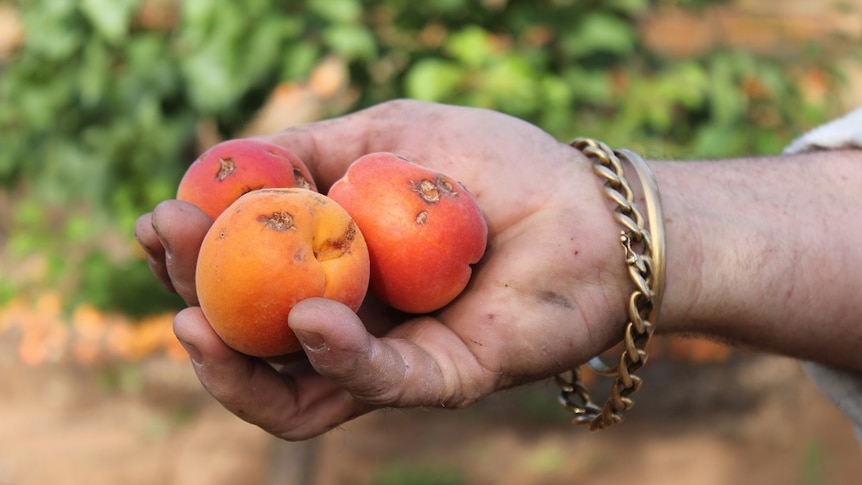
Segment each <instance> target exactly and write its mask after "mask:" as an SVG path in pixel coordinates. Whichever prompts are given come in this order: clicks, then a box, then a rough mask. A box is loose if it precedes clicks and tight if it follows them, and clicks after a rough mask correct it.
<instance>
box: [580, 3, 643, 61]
mask: <svg viewBox="0 0 862 485" xmlns="http://www.w3.org/2000/svg"><path fill="white" fill-rule="evenodd" d="M636 42H637V33H636V32H635V29H634V26H632V25H630V24H629V23H627V22H625V21H623V20H621V19H619V18H617V17H615V16H613V15H609V14H606V13H601V12H595V13H591V14H589V15H587V16H586V17H585V18H584V19H583V20H582V21H581V22H580V24H579V27H578V28H577V29H575V30H574V31H573V32H572V33H570V34H569V35H566V36H565V37H564V43H565V47H566V49H567V50H568V51H569V52H570V53H571V54H572V55H574V56H578V57H581V56H586V55H590V54H596V53H609V54H618V55H626V54H629V53H631V52H633V51H634V49H635V44H636Z"/></svg>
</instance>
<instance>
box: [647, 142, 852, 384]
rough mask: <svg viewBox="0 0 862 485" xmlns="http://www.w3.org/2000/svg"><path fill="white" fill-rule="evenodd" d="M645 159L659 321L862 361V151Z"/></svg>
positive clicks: (678, 328)
mask: <svg viewBox="0 0 862 485" xmlns="http://www.w3.org/2000/svg"><path fill="white" fill-rule="evenodd" d="M651 165H652V167H653V169H654V171H655V173H656V177H657V179H658V183H659V186H660V189H661V191H662V198H663V202H664V212H665V219H666V222H665V224H666V231H667V234H666V237H667V249H668V268H667V272H668V274H667V287H666V293H665V299H664V304H663V308H662V316H661V318H660V320H659V322H658V329H659V331H664V332H679V333H694V334H701V335H707V336H711V337H714V338H718V339H722V340H728V341H731V342H734V343H736V344H739V345H745V346H751V347H755V348H758V349H762V350H766V351H772V352H778V353H782V354H786V355H790V356H793V357H799V358H803V359H810V360H816V361H820V362H823V363H827V364H832V365H837V366H841V367H847V368H852V369H855V370H862V352H860V349H862V224H860V223H862V216H860V214H862V195H860V193H862V151H834V152H818V153H814V154H808V155H798V156H792V157H789V156H786V157H774V158H764V159H740V160H730V161H710V162H653V163H651Z"/></svg>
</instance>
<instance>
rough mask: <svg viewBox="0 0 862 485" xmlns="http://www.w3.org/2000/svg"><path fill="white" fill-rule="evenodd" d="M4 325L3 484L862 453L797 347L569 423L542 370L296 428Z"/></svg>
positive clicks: (655, 374)
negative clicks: (525, 378)
mask: <svg viewBox="0 0 862 485" xmlns="http://www.w3.org/2000/svg"><path fill="white" fill-rule="evenodd" d="M12 338H13V337H12V336H11V335H9V334H6V335H3V334H0V485H66V484H68V485H79V484H87V485H103V484H104V485H108V484H111V485H116V484H124V485H139V484H140V485H144V484H146V485H153V484H160V485H198V484H200V485H204V484H206V485H222V484H224V485H227V484H242V485H274V484H286V485H290V484H297V485H330V484H332V485H342V484H345V485H366V484H369V485H370V484H385V485H396V484H403V485H408V484H513V485H514V484H519V485H530V484H536V485H552V484H581V483H583V484H622V483H633V482H632V480H637V482H636V483H639V484H641V485H650V484H662V485H677V484H679V485H682V484H685V485H691V484H698V485H711V484H734V485H747V484H751V485H754V484H757V485H764V484H791V485H794V484H799V485H814V484H849V483H859V479H858V477H859V476H860V475H862V454H860V447H859V445H858V443H857V441H856V440H855V437H854V435H853V432H852V430H851V428H850V426H849V424H848V422H847V421H846V419H845V418H844V417H843V416H842V415H841V414H840V413H839V412H838V411H837V410H835V409H834V408H833V407H832V405H831V404H829V403H828V402H827V401H826V400H825V399H824V398H823V397H822V396H821V395H820V394H819V393H818V392H817V390H816V389H815V388H814V386H813V385H812V384H811V383H810V382H809V381H808V380H807V378H806V377H805V376H804V374H803V373H802V371H801V370H800V368H799V367H798V365H797V364H796V363H795V362H792V361H790V360H787V359H781V358H775V357H764V356H757V355H742V356H734V357H732V358H731V359H729V360H727V361H725V362H722V363H720V364H692V363H685V362H674V361H671V360H662V359H657V360H656V361H650V365H649V366H647V367H645V368H644V372H643V377H644V378H645V382H646V384H645V387H644V388H643V389H642V390H641V391H640V392H639V393H638V394H637V395H636V396H637V399H636V401H637V405H636V407H635V408H634V410H633V412H632V413H631V416H630V417H629V419H628V420H627V421H626V422H625V423H624V424H622V425H620V426H618V427H615V428H612V429H609V430H605V431H602V432H597V433H591V432H589V431H587V430H586V429H584V428H580V427H577V428H576V427H572V426H571V425H569V424H568V423H567V419H566V416H565V414H564V413H563V412H562V410H559V409H558V408H557V406H556V404H555V403H554V399H555V392H554V389H553V387H552V386H551V385H549V384H538V385H535V386H531V387H528V388H524V389H520V390H517V391H510V392H506V393H502V394H500V395H498V396H495V397H493V398H491V399H489V400H487V401H485V402H482V403H480V404H478V405H477V406H475V407H474V408H471V409H469V410H466V411H441V410H413V411H404V410H389V411H384V412H378V413H375V414H371V415H369V416H366V417H364V418H361V419H359V420H357V421H355V422H352V423H349V424H347V425H345V426H343V427H342V428H340V429H337V430H334V431H333V432H331V433H329V434H327V435H326V436H324V437H322V438H319V439H316V440H312V441H309V442H305V443H286V442H281V441H278V440H275V439H274V438H271V437H269V436H268V435H266V434H265V433H263V432H262V431H260V430H259V429H257V428H256V427H254V426H251V425H249V424H246V423H244V422H242V421H240V420H238V419H236V418H234V417H233V416H232V415H230V414H228V413H227V412H226V411H224V410H223V409H222V408H221V407H220V406H219V405H218V404H216V403H215V402H214V401H213V400H212V399H210V398H209V396H207V395H206V394H205V393H204V392H203V391H202V390H201V389H200V386H199V384H198V383H197V381H196V379H195V378H194V375H193V373H192V371H191V368H190V366H189V365H187V364H186V363H184V362H178V361H175V360H171V359H168V358H164V357H156V358H152V359H149V360H147V361H145V362H142V363H138V364H135V365H131V364H124V365H118V366H115V367H103V368H99V369H94V368H92V367H87V368H84V367H81V366H77V365H69V364H43V365H39V366H25V365H23V364H21V363H19V360H18V359H17V357H16V351H15V346H16V345H17V344H16V343H15V342H14V341H12Z"/></svg>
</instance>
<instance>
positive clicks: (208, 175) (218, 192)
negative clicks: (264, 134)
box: [177, 138, 317, 220]
mask: <svg viewBox="0 0 862 485" xmlns="http://www.w3.org/2000/svg"><path fill="white" fill-rule="evenodd" d="M277 187H282V188H292V187H299V188H305V189H310V190H317V187H316V186H315V183H314V179H313V178H312V176H311V173H310V172H309V170H308V167H306V165H305V163H303V161H302V160H300V159H299V157H297V156H296V155H294V154H293V153H291V152H290V151H288V150H286V149H284V148H282V147H280V146H278V145H274V144H272V143H269V142H265V141H263V140H257V139H254V138H237V139H233V140H227V141H223V142H221V143H219V144H217V145H214V146H213V147H211V148H210V149H209V150H207V151H205V152H204V153H203V154H201V156H200V157H198V158H197V160H195V161H194V162H192V164H191V165H189V167H188V169H186V172H185V174H184V175H183V178H182V179H181V180H180V184H179V187H178V188H177V199H179V200H184V201H186V202H191V203H192V204H194V205H196V206H198V207H199V208H200V209H201V210H203V211H204V212H206V214H207V215H208V216H210V219H213V220H215V218H216V217H218V215H219V214H221V213H222V211H224V210H225V209H226V208H227V206H229V205H230V204H231V203H232V202H233V201H235V200H236V199H238V198H239V197H240V196H241V195H243V194H245V193H247V192H251V191H252V190H256V189H262V188H277Z"/></svg>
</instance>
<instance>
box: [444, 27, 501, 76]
mask: <svg viewBox="0 0 862 485" xmlns="http://www.w3.org/2000/svg"><path fill="white" fill-rule="evenodd" d="M445 49H446V51H447V52H448V53H450V54H451V55H453V56H454V57H455V58H456V59H458V60H459V61H461V62H462V63H463V64H465V65H467V66H469V67H474V68H475V67H480V66H482V65H484V64H485V63H486V62H487V61H488V59H489V58H491V57H492V56H493V54H494V48H493V45H492V44H491V36H490V34H489V33H488V32H487V31H485V29H483V28H481V27H479V26H477V25H471V26H469V27H466V28H464V29H462V30H461V31H459V32H456V33H454V34H452V35H451V36H450V37H449V39H448V40H447V41H446V46H445Z"/></svg>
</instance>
